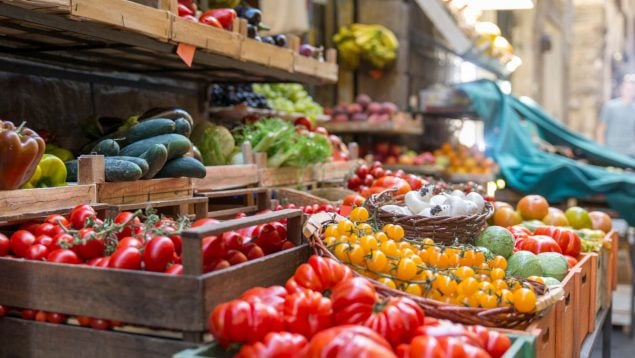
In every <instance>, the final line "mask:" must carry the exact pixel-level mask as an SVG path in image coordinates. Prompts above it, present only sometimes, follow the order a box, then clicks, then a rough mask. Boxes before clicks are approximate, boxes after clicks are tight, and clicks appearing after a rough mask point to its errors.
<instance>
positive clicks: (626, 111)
mask: <svg viewBox="0 0 635 358" xmlns="http://www.w3.org/2000/svg"><path fill="white" fill-rule="evenodd" d="M600 118H601V120H602V122H604V123H605V124H606V132H605V134H604V145H606V146H607V147H609V148H611V149H612V150H614V151H616V152H619V153H622V154H626V155H632V156H635V103H630V104H626V103H624V101H622V100H621V99H619V98H616V99H612V100H610V101H608V102H606V104H605V105H604V107H602V113H601V114H600Z"/></svg>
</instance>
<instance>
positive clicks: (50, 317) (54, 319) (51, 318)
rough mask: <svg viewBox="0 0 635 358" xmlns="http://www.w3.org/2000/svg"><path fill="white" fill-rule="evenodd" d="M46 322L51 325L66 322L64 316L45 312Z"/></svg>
mask: <svg viewBox="0 0 635 358" xmlns="http://www.w3.org/2000/svg"><path fill="white" fill-rule="evenodd" d="M46 320H47V321H48V322H51V323H57V324H60V323H64V322H66V316H65V315H63V314H61V313H55V312H47V313H46Z"/></svg>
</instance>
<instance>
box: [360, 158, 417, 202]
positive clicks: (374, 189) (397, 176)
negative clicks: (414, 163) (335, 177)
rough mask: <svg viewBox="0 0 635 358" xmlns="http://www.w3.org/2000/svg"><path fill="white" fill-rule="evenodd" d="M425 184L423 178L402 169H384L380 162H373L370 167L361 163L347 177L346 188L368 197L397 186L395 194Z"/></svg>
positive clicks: (404, 192) (403, 192) (415, 188)
mask: <svg viewBox="0 0 635 358" xmlns="http://www.w3.org/2000/svg"><path fill="white" fill-rule="evenodd" d="M425 184H427V182H425V181H424V180H423V179H421V178H420V177H418V176H416V175H414V174H406V173H405V172H404V171H403V170H397V171H395V172H393V171H392V170H385V169H384V168H383V167H382V165H381V163H380V162H374V163H373V164H372V165H371V166H370V167H369V166H368V165H366V164H362V165H360V166H359V167H357V169H356V170H355V174H353V175H351V176H350V177H349V178H348V188H349V189H350V190H354V191H356V192H358V193H360V194H361V195H362V196H363V197H365V198H368V197H370V196H371V195H372V194H377V193H379V192H382V191H384V190H386V189H391V188H397V193H396V195H400V194H406V193H407V192H409V191H411V190H418V189H420V188H421V187H422V186H424V185H425Z"/></svg>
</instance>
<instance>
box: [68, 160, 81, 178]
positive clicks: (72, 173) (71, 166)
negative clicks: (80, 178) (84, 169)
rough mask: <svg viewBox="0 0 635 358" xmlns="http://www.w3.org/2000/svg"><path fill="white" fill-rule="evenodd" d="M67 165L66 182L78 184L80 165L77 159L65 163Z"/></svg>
mask: <svg viewBox="0 0 635 358" xmlns="http://www.w3.org/2000/svg"><path fill="white" fill-rule="evenodd" d="M64 165H66V181H67V182H76V181H77V172H78V170H79V165H78V164H77V159H73V160H69V161H66V162H64Z"/></svg>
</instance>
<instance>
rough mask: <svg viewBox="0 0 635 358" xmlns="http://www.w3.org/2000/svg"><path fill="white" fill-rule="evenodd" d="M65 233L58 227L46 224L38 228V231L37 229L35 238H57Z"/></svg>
mask: <svg viewBox="0 0 635 358" xmlns="http://www.w3.org/2000/svg"><path fill="white" fill-rule="evenodd" d="M63 232H64V231H63V230H62V229H61V228H60V227H59V226H57V225H53V224H49V223H44V224H40V226H38V227H37V229H35V232H34V235H35V236H40V235H46V236H50V237H55V236H57V235H59V234H61V233H63Z"/></svg>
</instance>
